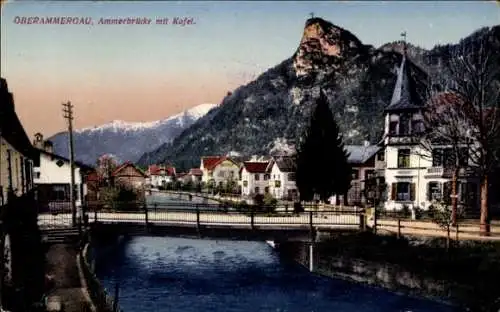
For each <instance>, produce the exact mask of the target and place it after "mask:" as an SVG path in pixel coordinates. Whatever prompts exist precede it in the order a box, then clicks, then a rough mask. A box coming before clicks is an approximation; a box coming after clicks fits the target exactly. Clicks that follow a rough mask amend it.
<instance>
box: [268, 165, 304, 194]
mask: <svg viewBox="0 0 500 312" xmlns="http://www.w3.org/2000/svg"><path fill="white" fill-rule="evenodd" d="M295 167H296V165H295V160H294V159H293V157H291V156H275V157H273V158H272V159H271V161H270V162H269V164H268V167H267V169H266V171H267V172H269V192H270V193H271V195H273V196H274V197H275V198H279V199H290V200H292V199H295V198H297V196H298V191H297V186H296V184H295Z"/></svg>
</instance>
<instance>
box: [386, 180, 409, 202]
mask: <svg viewBox="0 0 500 312" xmlns="http://www.w3.org/2000/svg"><path fill="white" fill-rule="evenodd" d="M391 199H392V200H396V201H412V200H414V199H415V183H409V182H398V183H392V190H391Z"/></svg>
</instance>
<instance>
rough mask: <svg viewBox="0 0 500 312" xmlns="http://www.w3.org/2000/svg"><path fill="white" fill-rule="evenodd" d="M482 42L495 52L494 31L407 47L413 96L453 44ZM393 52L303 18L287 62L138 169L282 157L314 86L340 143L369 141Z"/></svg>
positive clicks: (300, 127) (394, 64)
mask: <svg viewBox="0 0 500 312" xmlns="http://www.w3.org/2000/svg"><path fill="white" fill-rule="evenodd" d="M485 37H487V38H489V39H488V40H489V41H491V42H492V43H491V44H492V47H496V48H498V46H499V45H498V43H499V42H500V26H495V27H486V28H482V29H480V30H478V31H476V32H474V33H473V34H471V35H469V36H468V37H466V38H464V39H463V40H462V41H461V42H460V43H459V44H450V45H440V46H436V47H435V48H433V49H431V50H425V49H421V48H418V47H416V46H412V45H411V44H408V46H409V47H408V50H409V51H408V52H409V53H408V54H409V56H410V57H409V58H410V60H409V62H408V66H409V68H410V73H411V76H412V79H414V80H415V82H416V84H417V89H418V93H419V94H425V92H426V91H427V90H428V83H429V81H430V80H432V78H433V74H434V73H436V72H439V71H440V70H441V69H442V66H444V65H445V64H446V63H447V62H449V61H450V60H451V59H452V58H453V57H456V56H458V55H459V53H460V51H463V50H462V49H460V45H463V44H471V45H474V44H476V43H477V42H478V40H479V39H481V38H485ZM400 47H401V43H400V42H397V41H396V42H393V43H389V44H385V45H383V46H382V47H380V48H375V47H373V46H371V45H365V44H363V43H362V42H361V41H360V40H359V39H358V38H357V37H356V36H355V35H354V34H352V33H351V32H349V31H348V30H345V29H343V28H341V27H338V26H336V25H334V24H332V23H330V22H328V21H326V20H324V19H321V18H312V19H309V20H307V21H306V23H305V27H304V32H303V34H302V39H301V41H300V44H299V47H298V48H297V51H296V52H295V54H294V55H293V56H292V57H290V58H288V59H286V60H284V61H283V62H282V63H280V64H278V65H276V66H275V67H273V68H270V69H268V70H267V71H265V72H264V73H262V74H261V75H260V76H259V77H257V78H256V79H255V80H254V81H252V82H250V83H248V84H246V85H244V86H241V87H239V88H237V89H236V90H235V91H234V92H232V93H230V94H228V96H226V97H225V98H224V99H223V101H222V103H221V107H220V109H218V110H217V111H216V112H214V113H213V114H210V116H208V115H207V116H206V117H204V118H200V119H199V120H198V121H197V122H196V123H195V124H193V125H192V126H191V127H190V128H189V129H186V130H185V131H184V132H183V133H182V134H180V135H179V136H178V137H177V138H176V139H175V140H174V141H173V142H172V143H166V144H163V145H162V146H161V147H159V148H158V149H157V150H155V151H152V152H147V153H145V154H144V155H143V156H142V157H141V158H140V160H139V164H141V165H146V164H149V163H156V162H165V161H168V162H173V163H174V164H176V165H177V166H178V167H180V168H181V169H188V168H190V167H193V166H198V165H199V161H200V157H201V156H203V155H221V154H228V153H237V154H239V155H242V156H249V155H267V154H269V153H271V152H272V153H279V152H286V153H289V152H290V150H292V149H293V147H294V146H296V145H297V143H298V140H300V137H301V135H302V133H303V131H304V129H305V127H306V126H307V123H308V121H309V117H310V115H311V112H312V110H313V109H314V103H315V100H316V98H317V97H318V95H319V89H320V88H321V89H323V90H324V91H325V93H326V95H327V96H328V101H329V104H330V108H331V109H332V111H333V113H334V116H335V119H336V120H337V122H338V124H339V126H340V128H341V130H342V133H343V136H344V138H345V143H346V144H362V142H363V141H365V140H368V141H370V142H372V143H375V142H377V141H378V140H379V139H380V137H381V135H382V132H383V121H384V115H383V112H384V109H385V107H386V106H387V105H388V104H389V102H390V99H391V96H392V91H393V88H394V84H395V80H396V72H397V69H398V67H399V65H400V63H401V59H402V55H401V53H400ZM412 56H414V58H413V57H412Z"/></svg>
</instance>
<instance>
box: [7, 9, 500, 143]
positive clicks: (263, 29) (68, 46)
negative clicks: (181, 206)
mask: <svg viewBox="0 0 500 312" xmlns="http://www.w3.org/2000/svg"><path fill="white" fill-rule="evenodd" d="M2 2H3V4H2V13H1V14H2V18H1V51H0V52H1V54H0V55H1V76H2V77H3V78H6V79H7V83H8V85H9V89H10V91H11V92H12V93H13V95H14V101H15V105H16V111H17V113H18V115H19V117H20V119H21V121H22V123H23V125H24V127H25V129H26V132H27V133H28V135H29V136H30V137H32V136H33V134H34V133H36V132H41V133H42V134H44V136H46V137H49V136H50V135H52V134H54V133H57V132H59V131H63V130H65V127H66V123H65V121H64V119H63V113H62V106H61V104H62V103H63V102H66V101H71V102H72V104H73V105H74V116H75V119H74V126H75V128H83V127H89V126H94V125H100V124H103V123H106V122H110V121H112V120H125V121H153V120H159V119H163V118H166V117H168V116H170V115H173V114H176V113H179V112H181V111H183V110H185V109H187V108H190V107H193V106H196V105H198V104H202V103H216V104H217V103H220V102H221V100H222V98H223V97H224V96H225V95H226V94H227V92H228V91H231V90H234V89H235V88H237V87H238V86H240V85H242V84H245V83H247V82H249V81H251V80H253V79H255V78H256V77H257V76H258V75H259V74H260V73H262V72H263V71H265V70H266V69H268V68H270V67H272V66H274V65H277V64H278V63H280V62H281V61H283V60H285V59H286V58H288V57H290V56H292V55H293V53H294V52H295V50H296V49H297V47H298V44H299V42H300V39H301V36H302V33H303V29H304V23H305V21H306V20H307V18H308V17H309V16H310V14H311V13H313V14H314V16H317V17H322V18H324V19H326V20H328V21H330V22H332V23H334V24H336V25H338V26H341V27H343V28H345V29H347V30H349V31H351V32H352V33H354V34H355V35H356V36H357V37H358V38H359V39H360V40H361V41H362V42H363V43H365V44H371V45H374V46H380V45H382V44H384V43H386V42H391V41H395V40H399V39H400V34H401V32H402V31H406V32H407V40H408V41H409V42H411V43H412V44H415V45H418V46H421V47H424V48H432V47H433V46H434V45H436V44H440V43H455V42H458V40H460V39H461V38H462V37H465V36H467V35H469V34H471V33H472V32H474V31H475V30H477V29H478V28H481V27H484V26H493V25H497V24H500V5H499V4H498V2H497V3H495V2H494V1H493V2H492V1H489V2H480V1H473V2H466V1H457V2H454V1H437V2H432V1H418V2H409V1H380V2H376V1H363V2H355V1H337V2H334V1H320V2H306V1H304V2H297V1H295V2H282V1H279V2H264V1H249V2H231V1H221V2H217V1H200V2H197V1H124V2H120V1H88V2H86V1H85V2H84V1H78V2H69V1H68V2H65V1H29V0H19V1H13V0H7V1H2ZM58 16H59V17H63V16H71V17H79V18H92V21H93V25H40V24H20V23H19V21H20V20H21V19H22V18H23V17H26V18H28V17H39V18H43V17H58ZM120 17H140V18H151V19H152V22H151V24H149V25H103V24H99V20H100V19H101V18H120ZM175 17H179V18H191V19H192V21H193V22H194V23H193V24H191V25H185V26H181V25H173V24H168V25H158V24H156V19H157V18H169V19H170V21H172V20H173V18H175ZM16 21H17V22H16Z"/></svg>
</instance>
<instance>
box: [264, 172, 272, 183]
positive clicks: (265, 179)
mask: <svg viewBox="0 0 500 312" xmlns="http://www.w3.org/2000/svg"><path fill="white" fill-rule="evenodd" d="M270 178H271V175H270V174H268V173H266V174H265V175H264V181H267V180H269V179H270Z"/></svg>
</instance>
